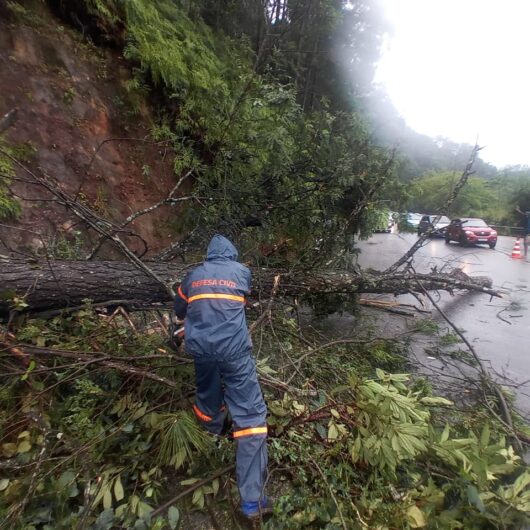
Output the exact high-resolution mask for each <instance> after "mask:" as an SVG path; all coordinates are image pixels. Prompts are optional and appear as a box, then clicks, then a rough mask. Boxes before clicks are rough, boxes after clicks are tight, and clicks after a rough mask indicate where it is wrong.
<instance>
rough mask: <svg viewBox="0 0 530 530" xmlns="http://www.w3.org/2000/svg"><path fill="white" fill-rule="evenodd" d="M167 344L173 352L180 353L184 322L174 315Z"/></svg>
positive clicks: (182, 342)
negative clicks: (168, 343)
mask: <svg viewBox="0 0 530 530" xmlns="http://www.w3.org/2000/svg"><path fill="white" fill-rule="evenodd" d="M169 342H170V344H171V347H172V348H173V350H175V351H180V349H181V346H182V344H184V320H180V319H178V318H177V317H176V316H174V315H173V318H172V319H171V326H170V336H169Z"/></svg>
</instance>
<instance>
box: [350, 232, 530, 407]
mask: <svg viewBox="0 0 530 530" xmlns="http://www.w3.org/2000/svg"><path fill="white" fill-rule="evenodd" d="M416 240H417V236H416V235H415V234H398V233H391V234H375V235H374V236H373V237H372V238H371V239H369V240H368V241H362V242H360V243H359V247H360V249H361V253H360V255H359V257H358V263H359V265H361V266H362V267H363V268H366V267H370V268H373V269H378V270H384V269H385V268H387V267H388V266H390V265H391V264H392V263H394V262H395V261H396V260H397V259H398V258H399V257H401V255H403V254H404V252H405V251H406V250H408V248H410V246H411V245H412V244H413V243H414V242H415V241H416ZM514 242H515V239H514V238H512V237H499V241H498V243H497V247H496V248H495V250H491V249H489V248H488V247H487V246H480V247H462V246H460V245H459V244H456V243H450V244H446V243H445V241H444V240H443V239H433V240H430V241H429V242H428V243H427V244H426V246H425V247H423V248H421V249H420V250H419V251H418V252H417V253H416V255H415V259H414V264H415V268H416V270H417V271H418V272H428V271H429V270H430V269H431V268H433V267H437V268H438V270H440V269H442V268H444V267H445V268H447V267H460V268H461V269H462V270H463V271H464V272H465V273H466V274H469V275H478V276H489V277H491V278H492V280H493V286H494V288H497V289H499V290H501V291H502V292H503V298H502V299H496V298H494V299H490V297H489V296H487V295H484V294H479V293H457V294H455V295H454V296H451V295H450V294H448V293H443V294H441V296H440V300H439V305H440V306H441V308H442V310H443V311H444V312H445V313H446V314H447V315H448V316H449V318H450V319H451V320H452V321H453V322H454V323H455V324H456V325H457V326H458V327H459V329H461V330H464V331H465V335H466V338H467V339H468V340H469V341H470V342H471V343H472V344H473V346H474V348H475V349H476V351H477V353H478V354H479V356H480V357H481V358H482V359H484V360H487V361H489V364H490V369H491V370H492V373H494V374H495V377H496V378H497V379H498V380H500V381H502V382H504V383H505V384H506V385H507V386H508V387H511V388H512V390H513V391H514V392H515V393H516V395H517V404H518V406H519V408H520V409H521V411H522V412H523V413H524V414H525V415H527V416H530V256H529V260H525V259H519V260H516V259H512V258H511V252H512V248H513V245H514ZM386 298H389V297H386ZM411 298H412V297H409V298H408V299H406V300H407V301H408V302H410V300H411ZM400 299H403V297H400ZM415 303H416V304H417V302H415ZM432 316H433V318H436V319H437V320H439V321H441V318H440V317H439V315H436V311H435V310H433V313H432ZM461 348H462V349H465V347H462V346H461ZM423 361H425V362H427V363H436V361H434V360H433V358H432V357H429V356H427V355H426V354H424V357H423Z"/></svg>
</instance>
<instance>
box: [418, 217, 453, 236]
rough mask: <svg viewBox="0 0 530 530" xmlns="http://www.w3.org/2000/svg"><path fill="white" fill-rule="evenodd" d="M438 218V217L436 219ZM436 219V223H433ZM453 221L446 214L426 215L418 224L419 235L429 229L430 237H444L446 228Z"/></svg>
mask: <svg viewBox="0 0 530 530" xmlns="http://www.w3.org/2000/svg"><path fill="white" fill-rule="evenodd" d="M436 219H438V220H437V221H436ZM435 221H436V224H433V223H434V222H435ZM450 222H451V221H450V220H449V218H448V217H446V216H445V215H424V216H423V217H422V218H421V220H420V223H419V225H418V236H421V235H422V234H424V233H425V232H427V231H428V230H430V229H432V231H431V232H430V233H429V235H430V237H444V235H445V230H446V229H447V227H448V226H449V223H450Z"/></svg>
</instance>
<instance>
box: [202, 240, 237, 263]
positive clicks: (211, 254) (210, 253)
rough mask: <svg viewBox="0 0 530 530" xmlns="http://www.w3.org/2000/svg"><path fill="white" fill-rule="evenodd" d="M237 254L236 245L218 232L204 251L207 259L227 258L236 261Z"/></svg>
mask: <svg viewBox="0 0 530 530" xmlns="http://www.w3.org/2000/svg"><path fill="white" fill-rule="evenodd" d="M237 256H238V253H237V250H236V247H234V245H232V243H231V242H230V241H229V240H228V239H226V237H224V236H221V235H219V234H217V235H215V236H213V237H212V239H211V241H210V244H209V245H208V250H207V252H206V259H207V260H214V259H228V260H232V261H236V260H237Z"/></svg>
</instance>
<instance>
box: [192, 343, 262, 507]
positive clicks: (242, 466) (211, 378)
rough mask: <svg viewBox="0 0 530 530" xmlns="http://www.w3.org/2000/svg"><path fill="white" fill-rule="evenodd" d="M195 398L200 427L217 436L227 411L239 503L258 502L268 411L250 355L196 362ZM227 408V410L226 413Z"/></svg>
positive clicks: (260, 494) (260, 492) (260, 496)
mask: <svg viewBox="0 0 530 530" xmlns="http://www.w3.org/2000/svg"><path fill="white" fill-rule="evenodd" d="M195 380H196V383H197V395H196V398H195V405H194V407H193V410H194V411H195V414H196V416H197V418H198V419H199V421H200V422H201V424H202V425H204V427H205V428H206V429H207V430H208V431H209V432H211V433H213V434H219V433H220V432H221V429H222V428H223V423H224V420H225V418H226V415H227V413H228V411H229V412H230V415H231V416H232V421H233V425H234V439H235V441H236V444H237V449H236V476H237V486H238V488H239V494H240V496H241V501H242V502H255V501H259V500H260V499H261V498H262V497H263V496H264V492H263V488H264V483H265V476H266V473H267V420H266V415H267V408H266V406H265V402H264V401H263V395H262V393H261V389H260V386H259V383H258V379H257V375H256V365H255V363H254V359H253V358H252V357H251V356H250V354H245V355H244V356H243V357H239V358H238V359H234V360H230V361H217V360H211V359H210V360H207V361H205V360H200V359H197V358H196V359H195ZM227 407H228V411H227Z"/></svg>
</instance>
